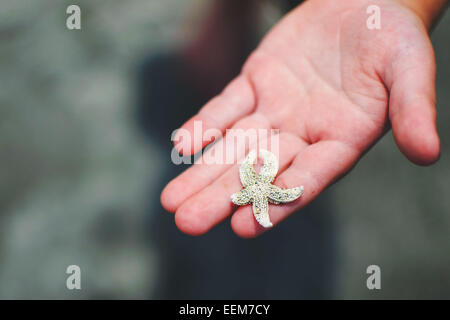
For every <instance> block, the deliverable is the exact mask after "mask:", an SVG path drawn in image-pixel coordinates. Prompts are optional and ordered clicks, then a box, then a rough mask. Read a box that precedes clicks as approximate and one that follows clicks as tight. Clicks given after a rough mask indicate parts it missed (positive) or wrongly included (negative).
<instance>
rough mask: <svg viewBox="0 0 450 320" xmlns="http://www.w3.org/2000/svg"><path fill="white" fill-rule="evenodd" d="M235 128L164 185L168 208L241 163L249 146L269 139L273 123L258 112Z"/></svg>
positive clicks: (239, 122) (173, 210)
mask: <svg viewBox="0 0 450 320" xmlns="http://www.w3.org/2000/svg"><path fill="white" fill-rule="evenodd" d="M254 128H258V129H257V130H256V129H254ZM232 129H233V130H231V131H229V132H228V133H227V135H225V137H224V139H221V140H219V141H217V143H216V144H214V145H213V146H212V147H211V148H210V149H208V150H207V151H205V153H204V155H202V157H201V158H200V159H199V161H198V162H196V163H195V164H194V165H193V166H191V167H190V168H188V169H187V170H186V171H184V172H183V173H182V174H181V175H179V176H178V177H177V178H175V179H174V180H172V181H171V182H170V183H169V184H168V185H167V186H166V187H165V188H164V190H163V192H162V194H161V203H162V205H163V207H164V208H165V209H166V210H167V211H169V212H175V211H176V210H177V209H178V207H179V206H180V205H181V204H182V203H183V202H184V201H186V199H187V198H189V197H190V196H192V195H193V194H195V193H197V192H199V191H201V190H202V189H203V188H205V187H206V186H208V185H209V184H210V183H211V182H213V181H214V180H215V179H217V178H218V177H219V176H220V175H222V174H223V173H224V172H225V171H226V170H227V169H229V168H230V167H232V166H233V165H234V164H236V163H238V160H240V159H242V158H243V157H244V156H245V154H246V152H247V150H248V149H249V147H255V146H256V144H257V142H258V140H260V141H261V139H264V140H267V139H268V135H269V134H270V129H271V127H270V122H269V121H268V120H267V118H266V117H265V116H263V115H261V114H259V113H254V114H252V115H250V116H248V117H246V118H243V119H241V120H239V121H238V122H236V124H235V125H234V126H233V128H232Z"/></svg>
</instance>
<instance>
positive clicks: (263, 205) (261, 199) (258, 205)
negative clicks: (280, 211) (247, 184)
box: [253, 194, 272, 228]
mask: <svg viewBox="0 0 450 320" xmlns="http://www.w3.org/2000/svg"><path fill="white" fill-rule="evenodd" d="M253 215H254V216H255V219H256V221H258V223H259V224H260V225H262V226H263V227H264V228H270V227H271V226H272V222H270V217H269V203H268V201H267V197H265V196H264V195H262V194H257V195H256V196H255V198H254V199H253Z"/></svg>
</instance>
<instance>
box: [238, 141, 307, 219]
mask: <svg viewBox="0 0 450 320" xmlns="http://www.w3.org/2000/svg"><path fill="white" fill-rule="evenodd" d="M259 156H260V157H261V158H262V159H263V161H264V165H263V167H262V168H261V170H260V172H259V173H256V171H255V169H254V168H253V164H254V163H255V160H256V151H255V150H252V151H250V152H249V154H248V155H247V157H246V158H245V159H244V161H243V162H242V165H241V167H240V168H239V175H240V179H241V183H242V185H243V186H244V189H242V190H241V191H239V192H237V193H233V194H232V195H231V201H232V202H233V203H234V204H237V205H240V206H243V205H247V204H250V203H253V215H254V216H255V219H256V221H258V223H259V224H260V225H262V226H263V227H265V228H269V227H271V226H272V222H271V221H270V218H269V202H270V203H273V204H280V203H287V202H291V201H294V200H296V199H298V198H299V197H300V196H301V195H302V194H303V186H300V187H295V188H291V189H282V188H279V187H277V186H275V185H273V184H272V182H273V180H274V179H275V176H276V175H277V172H278V160H277V158H276V156H275V155H274V154H273V153H272V152H269V151H267V150H264V149H261V150H259Z"/></svg>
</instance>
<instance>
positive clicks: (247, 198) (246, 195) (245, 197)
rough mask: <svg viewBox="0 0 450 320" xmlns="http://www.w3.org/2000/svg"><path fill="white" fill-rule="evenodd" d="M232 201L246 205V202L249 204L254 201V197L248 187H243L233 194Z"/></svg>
mask: <svg viewBox="0 0 450 320" xmlns="http://www.w3.org/2000/svg"><path fill="white" fill-rule="evenodd" d="M231 201H232V202H233V203H234V204H237V205H238V206H244V205H246V204H249V203H250V202H251V201H252V198H251V195H250V192H248V191H247V190H246V189H243V190H241V191H239V192H236V193H233V194H232V195H231Z"/></svg>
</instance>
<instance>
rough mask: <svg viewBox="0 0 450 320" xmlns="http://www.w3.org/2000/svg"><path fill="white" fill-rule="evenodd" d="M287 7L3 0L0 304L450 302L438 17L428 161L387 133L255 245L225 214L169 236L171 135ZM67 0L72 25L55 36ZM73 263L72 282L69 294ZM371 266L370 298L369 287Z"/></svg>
mask: <svg viewBox="0 0 450 320" xmlns="http://www.w3.org/2000/svg"><path fill="white" fill-rule="evenodd" d="M230 3H233V4H232V5H230ZM296 3H297V2H296V1H281V0H278V1H276V0H267V1H256V0H248V1H236V0H229V1H226V0H217V1H207V0H164V1H162V0H150V1H148V0H128V1H119V0H114V1H113V0H108V1H107V0H95V1H88V0H79V1H76V3H75V2H72V1H56V0H39V1H31V2H30V1H14V0H3V1H2V3H1V4H0V7H1V10H0V41H1V46H0V68H1V70H2V72H1V73H0V83H1V86H0V168H1V169H0V298H2V299H16V298H26V299H45V298H50V299H78V298H82V299H96V298H106V299H108V298H138V299H146V298H193V299H196V298H275V299H276V298H339V299H355V298H357V299H360V298H369V299H378V298H388V299H389V298H426V299H427V298H447V299H448V298H450V254H449V252H450V232H449V231H450V197H449V196H448V195H447V194H446V193H447V192H448V190H450V162H449V154H448V151H449V144H450V138H449V137H450V124H449V123H448V121H447V119H448V118H449V116H450V108H448V105H449V103H450V90H448V88H449V85H450V63H449V59H450V42H449V41H448V39H449V38H450V14H448V13H447V15H445V16H444V17H443V18H442V20H441V22H440V23H439V25H438V26H437V28H436V29H435V31H434V32H433V35H432V41H433V43H434V48H435V52H436V60H437V65H438V68H437V70H438V73H437V93H438V100H437V107H438V129H439V132H440V136H441V143H442V156H441V159H440V161H439V162H438V163H437V164H436V165H434V166H432V167H428V168H421V167H418V166H415V165H413V164H411V163H409V162H408V161H407V160H406V159H405V158H404V157H403V156H402V155H401V154H400V152H399V151H398V150H397V148H396V146H395V143H394V141H393V138H392V136H391V134H390V133H389V134H387V135H386V136H385V137H384V138H383V139H382V140H381V141H380V142H379V143H378V144H377V145H376V146H375V147H374V148H373V149H372V150H371V151H370V152H369V153H368V154H367V155H366V156H365V157H364V159H363V160H362V161H360V163H359V164H358V165H357V167H356V168H355V169H354V170H353V171H352V172H351V173H350V174H349V175H348V176H347V177H346V178H344V179H343V180H342V181H340V182H339V183H338V184H337V185H334V186H333V187H332V188H331V189H329V190H328V191H327V192H325V194H324V195H322V196H321V197H319V198H318V200H317V201H316V202H315V204H313V205H312V206H311V208H309V209H308V210H305V212H304V213H302V214H297V215H296V216H295V217H292V218H291V219H289V220H287V221H286V222H285V223H283V224H282V225H281V226H280V228H278V229H277V230H273V231H271V232H269V233H267V234H266V235H264V236H263V237H261V238H260V239H255V240H242V239H239V238H238V237H237V236H235V235H234V234H233V232H232V230H231V228H230V226H229V222H227V221H226V222H225V223H223V224H222V225H221V226H219V227H218V228H216V229H215V230H214V231H213V232H211V233H210V234H208V235H206V236H204V237H200V238H191V237H188V236H185V235H182V234H181V233H180V232H179V231H178V230H177V229H176V226H175V224H174V222H173V216H172V215H171V214H168V213H166V212H164V211H163V209H162V208H161V206H160V204H159V194H160V191H161V189H162V188H163V186H164V184H165V183H167V182H168V181H169V180H170V179H171V178H172V177H174V176H175V175H176V174H177V173H179V172H181V171H182V170H184V169H185V167H176V166H174V165H173V164H171V162H170V147H171V145H170V133H171V132H172V130H174V129H176V128H177V127H178V126H179V125H181V124H182V122H183V121H184V120H185V119H187V117H189V116H190V115H192V114H193V113H194V112H195V111H196V110H197V109H198V108H199V107H200V106H201V105H202V104H203V103H204V102H206V101H207V100H208V99H209V98H210V97H212V96H213V95H214V94H216V93H218V92H219V91H220V89H221V88H222V87H223V85H224V84H226V83H227V81H229V80H230V79H231V78H232V77H233V76H234V75H235V74H236V73H237V72H238V71H239V67H240V65H241V64H242V62H243V61H244V60H245V57H246V56H247V55H248V53H249V52H250V51H251V49H252V48H254V47H255V46H256V44H257V42H258V40H259V39H260V38H261V36H262V35H263V34H264V33H265V32H266V31H267V30H268V29H269V28H270V26H272V25H273V24H274V23H275V22H276V21H278V20H279V19H280V17H281V16H282V15H283V14H284V13H285V12H286V11H287V10H289V8H291V7H292V6H294V5H295V4H296ZM70 4H78V5H79V6H80V7H81V12H82V30H79V31H76V30H74V31H71V30H68V29H67V28H66V18H67V16H68V15H67V14H66V8H67V6H68V5H70ZM215 39H220V41H217V40H215ZM71 264H76V265H78V266H80V268H81V285H82V290H73V291H70V290H68V289H67V288H66V278H67V276H68V275H67V274H66V273H65V271H66V268H67V266H68V265H71ZM371 264H376V265H379V266H380V267H381V273H382V278H381V279H382V289H381V290H373V291H369V290H368V289H367V287H366V279H367V276H368V275H367V274H366V268H367V266H369V265H371ZM299 274H300V275H299ZM262 275H265V276H267V277H269V278H271V280H269V281H268V283H261V281H260V280H259V277H260V276H262Z"/></svg>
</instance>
